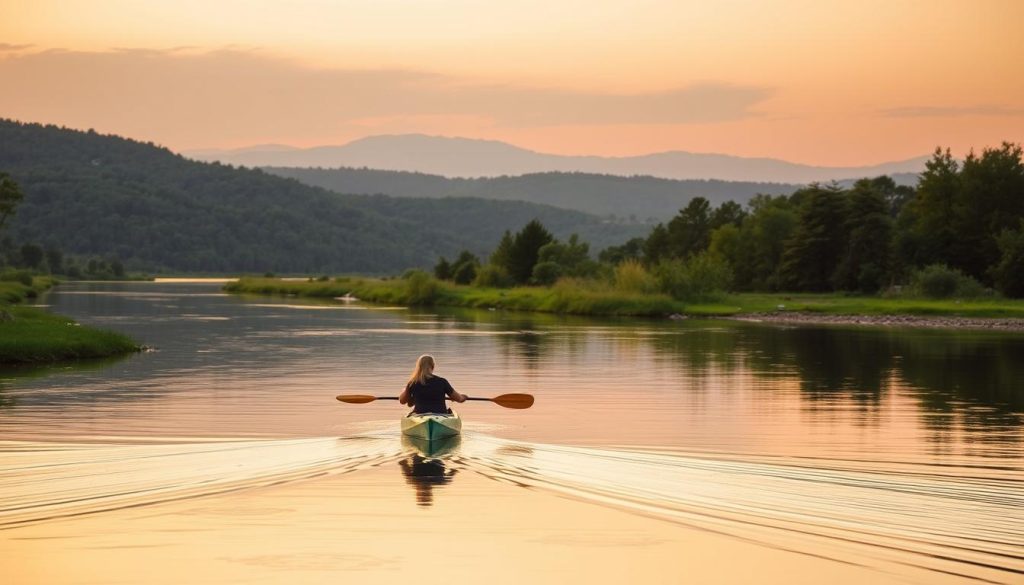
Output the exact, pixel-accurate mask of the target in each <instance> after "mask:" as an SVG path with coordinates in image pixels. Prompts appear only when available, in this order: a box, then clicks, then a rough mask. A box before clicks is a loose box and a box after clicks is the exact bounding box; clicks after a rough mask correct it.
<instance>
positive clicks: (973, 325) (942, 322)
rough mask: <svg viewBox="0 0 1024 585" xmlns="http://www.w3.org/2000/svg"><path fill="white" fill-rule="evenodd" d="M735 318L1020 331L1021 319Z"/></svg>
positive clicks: (742, 317)
mask: <svg viewBox="0 0 1024 585" xmlns="http://www.w3.org/2000/svg"><path fill="white" fill-rule="evenodd" d="M727 318H728V319H733V320H736V321H751V322H763V323H788V324H792V325H870V326H881V327H923V328H929V329H984V330H990V331H1020V332H1024V319H1009V318H1007V319H1001V318H991V319H982V318H976V317H949V316H935V317H930V316H919V315H825V314H820V313H800V312H795V311H794V312H785V311H778V312H772V313H746V314H743V315H736V316H734V317H727Z"/></svg>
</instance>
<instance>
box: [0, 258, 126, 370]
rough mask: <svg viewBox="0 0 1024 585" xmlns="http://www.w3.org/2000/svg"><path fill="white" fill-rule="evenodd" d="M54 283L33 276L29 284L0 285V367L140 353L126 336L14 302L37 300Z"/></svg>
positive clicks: (9, 283)
mask: <svg viewBox="0 0 1024 585" xmlns="http://www.w3.org/2000/svg"><path fill="white" fill-rule="evenodd" d="M56 284H57V281H56V280H55V279H53V278H50V277H38V276H37V277H34V278H33V279H32V284H31V285H27V284H25V283H23V282H6V281H5V282H0V364H30V363H45V362H55V361H61V360H72V359H82V358H101V357H112V356H117V355H122V354H126V353H131V352H135V351H139V349H140V347H139V344H138V343H136V342H135V341H133V340H132V339H130V338H129V337H127V336H124V335H121V334H120V333H115V332H113V331H106V330H102V329H95V328H92V327H84V326H82V325H80V324H78V323H76V322H75V321H73V320H72V319H69V318H67V317H64V316H61V315H55V314H53V313H49V312H47V311H45V310H43V309H39V308H35V307H26V306H21V305H17V304H16V303H21V302H24V301H25V300H28V299H33V298H36V297H38V296H39V295H40V294H42V293H43V292H45V291H47V290H49V289H50V288H52V287H53V286H55V285H56Z"/></svg>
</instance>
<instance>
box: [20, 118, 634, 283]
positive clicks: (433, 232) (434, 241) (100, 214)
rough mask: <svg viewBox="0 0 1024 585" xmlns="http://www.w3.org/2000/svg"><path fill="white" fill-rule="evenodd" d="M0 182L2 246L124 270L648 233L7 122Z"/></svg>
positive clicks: (426, 252)
mask: <svg viewBox="0 0 1024 585" xmlns="http://www.w3.org/2000/svg"><path fill="white" fill-rule="evenodd" d="M0 171H6V172H8V173H10V174H11V176H12V177H13V178H14V179H15V180H16V181H17V182H18V183H19V184H20V185H21V187H22V190H23V191H24V193H25V199H24V201H23V202H22V204H21V205H20V206H19V207H18V209H17V214H16V215H15V216H14V217H13V218H12V219H11V220H9V221H8V225H7V226H5V231H7V232H8V233H7V234H5V235H10V236H12V237H13V238H14V239H15V241H18V242H38V243H41V244H51V245H55V246H58V247H60V248H61V249H63V250H64V251H65V252H66V253H71V254H82V255H99V256H108V257H110V256H116V257H118V258H120V259H121V260H123V261H124V262H125V264H126V266H127V267H128V268H129V269H149V270H153V269H166V270H176V271H204V272H226V271H259V272H263V271H274V272H327V271H332V272H342V271H350V272H364V273H385V272H395V271H400V270H403V269H405V268H408V267H413V266H429V265H432V264H433V263H434V262H435V261H436V259H437V257H438V256H439V255H447V256H453V255H455V254H456V253H457V252H458V251H459V250H461V249H463V248H465V249H469V250H471V251H473V252H476V253H478V254H481V253H486V252H489V251H490V250H491V249H493V247H494V246H495V245H496V244H497V242H498V240H499V239H500V237H501V234H502V232H503V231H504V230H506V229H518V228H519V227H521V226H522V225H523V224H525V223H526V222H527V221H529V220H530V219H533V218H538V219H540V220H541V221H542V222H543V223H544V224H545V225H547V226H548V227H549V228H550V229H551V230H552V231H553V232H554V233H555V234H556V235H558V236H559V237H567V236H568V235H569V234H570V233H572V232H578V233H579V234H580V235H581V236H582V237H583V238H584V239H586V240H587V241H590V242H591V243H592V245H593V246H594V247H595V248H598V249H599V248H603V247H605V246H607V245H611V244H617V243H622V242H624V241H625V240H628V239H629V238H631V237H633V236H636V235H639V234H642V233H644V232H646V231H647V229H648V227H647V226H641V225H622V224H610V223H605V222H602V221H601V220H599V219H598V218H597V217H595V216H591V215H587V214H584V213H580V212H574V211H569V210H564V209H558V208H554V207H550V206H541V205H535V204H530V203H523V202H512V201H504V202H502V201H486V200H482V199H443V200H437V199H393V198H390V197H384V196H365V195H342V194H339V193H335V192H332V191H328V190H325V189H320V188H316V187H311V186H308V185H304V184H301V183H299V182H298V181H294V180H290V179H285V178H281V177H277V176H273V175H270V174H267V173H265V172H263V171H260V170H251V169H241V168H234V167H230V166H224V165H220V164H216V163H200V162H195V161H191V160H188V159H186V158H184V157H182V156H180V155H177V154H175V153H173V152H171V151H169V150H167V149H165V148H160V147H157V146H155V145H153V144H146V143H141V142H136V141H133V140H129V139H125V138H120V137H117V136H107V135H101V134H97V133H95V132H92V131H89V132H82V131H77V130H69V129H65V128H59V127H56V126H42V125H39V124H24V123H19V122H14V121H9V120H0ZM8 227H9V230H8V229H7V228H8Z"/></svg>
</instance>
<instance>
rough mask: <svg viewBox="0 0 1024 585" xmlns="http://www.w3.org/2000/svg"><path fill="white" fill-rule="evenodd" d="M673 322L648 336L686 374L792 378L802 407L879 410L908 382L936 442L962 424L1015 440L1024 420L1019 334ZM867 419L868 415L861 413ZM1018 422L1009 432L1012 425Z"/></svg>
mask: <svg viewBox="0 0 1024 585" xmlns="http://www.w3.org/2000/svg"><path fill="white" fill-rule="evenodd" d="M691 327H692V325H688V326H684V327H680V328H679V329H678V332H677V333H676V334H672V335H654V336H651V337H649V338H648V341H649V342H650V343H651V345H652V346H653V347H654V348H655V350H656V351H658V352H659V353H660V354H662V356H667V357H668V358H669V359H671V360H672V361H673V362H675V363H678V364H679V366H680V368H682V369H683V370H685V372H686V374H687V375H688V376H692V377H695V378H698V379H699V378H700V377H703V376H709V375H712V374H716V375H717V374H722V373H734V372H737V371H738V370H740V369H745V370H747V371H749V373H750V374H751V375H753V376H754V377H758V378H780V377H781V378H788V377H796V378H797V379H798V381H799V384H800V388H801V390H802V395H803V396H804V397H805V399H806V400H807V401H808V405H807V406H808V408H809V409H813V410H815V411H816V412H820V411H821V410H827V409H829V408H830V403H831V402H833V401H835V400H837V399H852V400H854V401H856V402H857V403H858V404H860V405H861V406H862V408H863V413H864V414H871V413H874V414H877V412H878V410H879V406H880V404H881V399H882V396H883V394H884V393H886V392H888V391H889V390H890V389H891V387H892V386H893V385H894V384H899V385H900V386H901V387H906V388H907V389H908V390H909V391H910V392H911V394H912V395H913V396H914V398H915V399H916V400H917V402H918V404H919V406H920V407H921V415H922V422H923V424H924V426H925V428H926V429H928V431H929V432H930V433H931V434H932V435H933V437H934V438H935V440H936V441H948V440H950V439H951V437H952V434H951V433H952V431H951V429H953V428H957V429H962V430H963V432H965V433H967V434H969V435H971V439H972V440H973V439H975V438H976V439H977V440H979V441H984V442H988V443H1007V442H1009V443H1017V442H1019V441H1020V434H1019V428H1020V425H1021V424H1022V423H1024V414H1022V413H1024V391H1021V389H1020V380H1024V359H1021V357H1022V356H1024V338H1021V337H1020V336H1013V335H1007V334H1000V333H988V332H965V331H929V330H900V329H882V328H863V329H859V328H833V327H798V328H785V327H775V326H758V325H745V324H733V325H732V326H731V328H730V330H729V331H728V332H727V333H725V334H723V333H720V332H718V331H716V330H720V329H721V328H722V327H729V326H728V325H724V326H723V325H717V324H716V326H715V327H714V328H711V329H705V330H701V329H697V328H691ZM864 421H865V422H866V421H867V419H866V418H865V419H864ZM1015 429H1016V432H1015Z"/></svg>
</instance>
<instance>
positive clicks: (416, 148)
mask: <svg viewBox="0 0 1024 585" xmlns="http://www.w3.org/2000/svg"><path fill="white" fill-rule="evenodd" d="M263 146H266V145H263ZM275 146H277V145H275ZM282 146H283V145H282ZM183 154H184V155H185V156H188V157H190V158H195V159H196V160H203V161H208V162H209V161H215V160H216V161H219V162H222V163H225V164H235V165H242V166H249V167H305V168H315V167H327V168H335V167H354V168H359V167H367V168H373V169H380V170H389V171H410V172H422V173H427V174H435V175H441V176H445V177H448V178H479V177H499V176H506V175H507V176H518V175H524V174H531V173H543V172H584V173H595V174H610V175H617V176H633V175H649V176H652V177H657V178H665V179H677V180H700V179H709V180H724V181H749V182H769V183H801V184H806V183H811V182H828V181H841V180H848V179H858V178H863V177H875V176H878V175H892V174H905V173H918V172H920V171H922V170H923V169H924V162H925V161H926V160H928V158H929V156H928V155H922V156H919V157H913V158H909V159H905V160H898V161H890V162H884V163H879V164H875V165H864V166H854V167H843V166H815V165H806V164H802V163H794V162H789V161H785V160H781V159H775V158H770V157H740V156H735V155H727V154H714V153H694V152H688V151H684V150H671V151H664V152H655V153H650V154H645V155H636V156H619V157H613V156H598V155H560V154H547V153H542V152H537V151H534V150H530V149H526V148H522V147H520V146H516V145H513V144H510V143H507V142H502V141H498V140H483V139H475V138H463V137H446V136H432V135H427V134H382V135H374V136H367V137H363V138H359V139H356V140H353V141H350V142H348V143H345V144H341V145H323V146H314V147H309V148H298V147H290V148H289V149H287V150H274V151H267V150H252V149H251V147H243V148H239V149H205V150H190V151H184V152H183Z"/></svg>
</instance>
